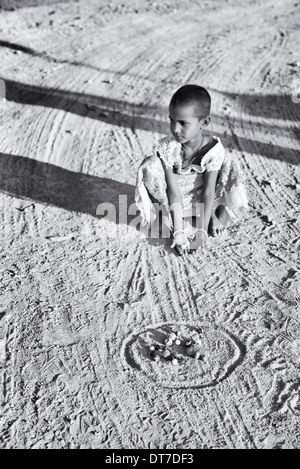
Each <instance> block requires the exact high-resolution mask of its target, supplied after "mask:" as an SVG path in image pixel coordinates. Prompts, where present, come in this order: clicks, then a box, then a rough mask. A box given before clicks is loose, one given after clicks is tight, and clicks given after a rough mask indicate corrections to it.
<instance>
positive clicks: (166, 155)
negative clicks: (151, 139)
mask: <svg viewBox="0 0 300 469" xmlns="http://www.w3.org/2000/svg"><path fill="white" fill-rule="evenodd" d="M180 149H181V145H180V143H178V142H176V140H175V138H174V137H173V136H171V135H169V136H167V137H163V138H161V139H160V140H159V142H158V144H157V145H155V148H154V150H155V154H156V155H157V156H159V157H160V158H161V160H162V161H163V162H164V163H165V165H166V166H167V167H169V168H171V167H172V166H174V164H175V163H176V162H177V161H178V160H179V159H180Z"/></svg>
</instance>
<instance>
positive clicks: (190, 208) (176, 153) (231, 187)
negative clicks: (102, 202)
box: [135, 136, 248, 229]
mask: <svg viewBox="0 0 300 469" xmlns="http://www.w3.org/2000/svg"><path fill="white" fill-rule="evenodd" d="M205 147H206V146H205ZM162 161H163V162H164V164H165V166H166V167H167V168H173V170H174V172H175V173H176V175H177V180H178V185H179V188H180V192H181V198H182V209H183V217H184V218H187V217H190V216H192V215H195V216H197V215H199V213H198V212H197V211H196V203H197V202H198V203H199V202H200V200H201V191H202V189H203V183H204V172H205V171H218V176H217V183H216V189H215V201H214V209H216V208H217V207H218V206H220V205H222V206H224V207H225V208H226V211H227V213H228V215H229V217H230V223H229V225H230V224H233V223H236V222H237V221H239V220H240V219H241V218H242V217H243V215H244V214H245V213H246V212H247V210H248V199H247V192H246V188H245V177H244V173H243V171H242V169H241V167H240V165H239V163H238V161H236V160H235V159H233V158H231V155H227V154H226V155H225V151H224V147H223V145H222V143H221V141H220V139H219V138H218V137H213V141H212V142H211V144H210V145H208V150H207V151H206V152H205V153H204V154H203V155H202V158H201V160H200V162H199V161H198V163H199V164H190V165H188V166H187V167H185V165H184V164H183V160H182V157H181V144H180V143H178V142H177V141H176V140H175V139H174V137H172V136H169V137H165V138H163V139H161V140H160V141H159V143H158V145H156V146H155V147H154V150H153V154H152V155H151V156H148V157H146V158H145V159H144V160H143V161H142V163H141V164H140V166H139V168H138V172H137V181H136V189H135V202H136V205H137V207H138V209H139V210H140V213H141V218H142V224H143V225H144V226H145V225H147V226H148V227H150V226H151V224H152V223H153V222H154V220H155V218H156V216H157V212H156V210H155V207H154V206H153V202H154V201H157V202H158V203H159V204H162V206H163V207H164V209H165V213H166V214H168V221H167V223H169V226H170V228H171V229H172V219H171V216H170V211H169V202H168V196H167V185H166V180H165V173H164V169H163V166H162Z"/></svg>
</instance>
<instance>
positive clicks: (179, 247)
mask: <svg viewBox="0 0 300 469" xmlns="http://www.w3.org/2000/svg"><path fill="white" fill-rule="evenodd" d="M174 247H175V249H176V251H177V252H178V254H180V255H181V256H182V254H186V253H187V252H188V250H189V248H190V242H189V240H188V239H187V237H186V236H185V234H184V233H178V234H176V235H175V236H174V238H173V242H172V244H171V248H174Z"/></svg>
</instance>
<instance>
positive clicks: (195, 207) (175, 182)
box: [135, 84, 248, 255]
mask: <svg viewBox="0 0 300 469" xmlns="http://www.w3.org/2000/svg"><path fill="white" fill-rule="evenodd" d="M210 108H211V98H210V95H209V93H208V91H207V90H206V89H204V88H203V87H201V86H198V85H192V84H189V85H184V86H182V87H181V88H179V89H178V90H177V91H176V92H175V94H174V95H173V96H172V98H171V101H170V104H169V119H170V130H171V134H172V135H171V136H168V137H165V138H163V139H161V140H160V142H159V144H158V145H157V146H156V147H155V148H154V152H153V155H151V156H148V157H146V158H145V159H144V160H143V161H142V163H141V165H140V166H139V168H138V173H137V184H136V191H135V201H136V204H137V207H138V209H139V210H140V213H141V217H142V222H143V223H142V224H143V225H148V228H150V227H151V225H153V223H154V221H155V219H157V207H159V210H162V211H163V213H164V216H163V220H164V222H165V223H166V224H167V225H168V226H169V228H170V231H171V233H172V237H173V242H172V245H171V247H172V248H173V247H175V249H176V250H177V252H178V253H179V254H180V255H182V254H185V253H186V252H188V251H190V250H191V249H197V248H198V247H200V246H204V245H205V242H206V240H207V237H208V234H209V235H211V236H220V235H222V233H223V231H224V229H225V228H226V227H228V226H230V225H231V224H233V223H235V222H236V221H238V220H239V219H240V218H241V217H242V216H243V215H244V214H245V212H246V211H247V210H248V201H247V194H246V189H245V178H244V175H243V172H242V170H241V168H240V165H239V164H238V162H237V161H236V160H234V159H231V158H230V157H229V156H228V155H226V156H225V151H224V147H223V145H222V143H221V141H220V139H219V138H217V137H209V136H207V135H205V134H204V130H205V129H206V128H207V126H208V124H209V123H210Z"/></svg>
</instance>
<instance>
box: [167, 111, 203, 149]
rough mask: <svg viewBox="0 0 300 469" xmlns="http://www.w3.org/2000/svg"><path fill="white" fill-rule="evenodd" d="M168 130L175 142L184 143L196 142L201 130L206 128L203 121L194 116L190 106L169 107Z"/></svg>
mask: <svg viewBox="0 0 300 469" xmlns="http://www.w3.org/2000/svg"><path fill="white" fill-rule="evenodd" d="M169 119H170V130H171V133H172V135H173V137H174V138H175V140H177V142H179V143H181V144H182V143H186V142H189V141H190V140H194V139H195V140H197V139H198V138H199V137H201V136H202V130H203V128H204V127H205V126H206V125H205V124H204V120H203V119H199V117H197V116H196V115H195V109H194V106H192V105H187V106H185V105H183V106H173V105H172V104H170V106H169Z"/></svg>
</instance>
